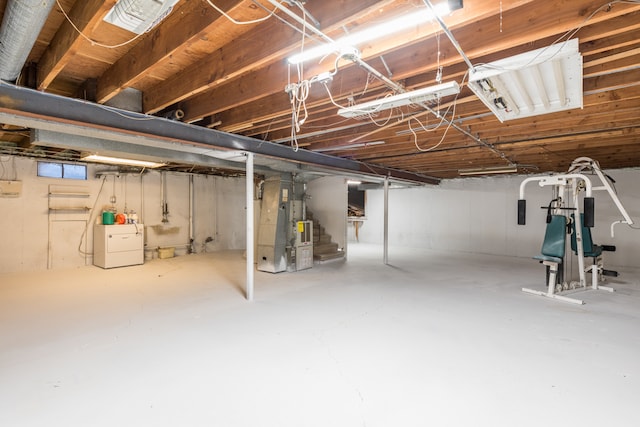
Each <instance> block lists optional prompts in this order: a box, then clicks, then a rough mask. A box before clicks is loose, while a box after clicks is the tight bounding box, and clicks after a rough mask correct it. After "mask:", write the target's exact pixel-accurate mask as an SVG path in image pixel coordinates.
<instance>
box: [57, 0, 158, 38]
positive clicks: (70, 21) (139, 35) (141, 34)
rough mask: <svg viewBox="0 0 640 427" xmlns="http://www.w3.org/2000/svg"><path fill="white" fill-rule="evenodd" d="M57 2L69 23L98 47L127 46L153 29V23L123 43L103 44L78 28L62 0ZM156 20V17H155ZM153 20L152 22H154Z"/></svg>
mask: <svg viewBox="0 0 640 427" xmlns="http://www.w3.org/2000/svg"><path fill="white" fill-rule="evenodd" d="M56 3H57V5H58V8H59V9H60V12H62V14H63V15H64V17H65V18H66V20H67V21H69V24H70V25H71V26H72V27H73V29H74V30H76V32H77V33H78V34H79V35H80V36H81V37H82V38H83V39H85V40H86V41H88V42H89V43H91V45H92V46H98V47H103V48H105V49H117V48H119V47H122V46H126V45H128V44H129V43H133V42H134V41H136V40H138V39H139V38H140V37H142V36H143V35H144V34H146V32H147V31H149V30H150V29H151V26H152V25H153V24H151V25H149V28H147V29H146V30H145V31H143V32H142V33H140V34H137V35H136V36H135V37H133V38H131V39H129V40H127V41H124V42H122V43H118V44H114V45H108V44H103V43H100V42H98V41H96V40H94V39H92V38H91V37H89V36H87V35H86V34H85V33H83V32H82V30H81V29H80V28H78V26H77V25H76V24H75V23H74V22H73V21H72V20H71V17H70V16H69V15H68V14H67V12H66V11H65V10H64V8H63V7H62V5H61V4H60V0H56ZM159 16H160V14H158V16H156V18H158V17H159ZM154 21H155V19H154ZM154 21H152V22H154Z"/></svg>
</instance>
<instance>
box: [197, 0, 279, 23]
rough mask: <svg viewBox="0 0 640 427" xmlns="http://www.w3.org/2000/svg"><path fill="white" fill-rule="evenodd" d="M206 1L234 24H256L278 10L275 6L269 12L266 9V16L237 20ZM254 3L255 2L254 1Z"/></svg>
mask: <svg viewBox="0 0 640 427" xmlns="http://www.w3.org/2000/svg"><path fill="white" fill-rule="evenodd" d="M207 3H209V6H211V7H212V8H213V9H214V10H215V11H216V12H218V13H219V14H220V15H222V16H224V17H225V18H227V19H228V20H229V21H231V22H232V23H234V24H236V25H251V24H257V23H259V22H264V21H266V20H267V19H269V18H271V17H272V16H273V15H275V13H276V11H277V10H278V8H277V7H276V8H274V9H273V10H272V11H270V12H269V11H268V10H267V12H269V14H268V15H267V16H263V17H262V18H257V19H253V20H251V21H238V20H236V19H234V18H233V17H232V16H230V15H229V14H228V13H226V12H225V11H224V10H222V9H220V8H219V7H218V6H216V5H215V4H214V3H213V2H212V1H211V0H207ZM254 3H256V2H255V1H254Z"/></svg>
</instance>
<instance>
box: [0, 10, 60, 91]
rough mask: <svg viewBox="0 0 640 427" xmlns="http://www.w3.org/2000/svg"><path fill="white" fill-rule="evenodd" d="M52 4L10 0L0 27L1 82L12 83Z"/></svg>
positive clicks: (18, 73) (20, 69)
mask: <svg viewBox="0 0 640 427" xmlns="http://www.w3.org/2000/svg"><path fill="white" fill-rule="evenodd" d="M54 4H55V0H9V1H8V2H7V6H6V8H5V11H4V17H3V19H2V26H1V27H0V79H2V80H5V81H8V82H15V81H16V79H17V78H18V76H19V75H20V71H22V67H23V66H24V63H25V61H26V60H27V57H28V56H29V53H30V52H31V49H32V48H33V45H34V44H35V43H36V39H37V38H38V35H39V34H40V30H41V29H42V27H43V26H44V23H45V21H46V20H47V17H48V16H49V13H50V12H51V9H52V8H53V5H54Z"/></svg>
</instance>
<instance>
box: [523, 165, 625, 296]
mask: <svg viewBox="0 0 640 427" xmlns="http://www.w3.org/2000/svg"><path fill="white" fill-rule="evenodd" d="M596 178H597V181H595V185H594V180H595V179H596ZM598 181H599V182H598ZM532 182H536V183H538V185H539V186H540V187H551V188H552V193H553V195H552V200H551V202H550V203H549V205H548V206H544V207H543V209H546V210H547V228H546V231H545V236H544V241H543V244H542V250H541V254H540V255H538V256H535V257H534V259H537V260H538V261H540V263H542V264H543V265H545V266H546V271H547V290H546V291H538V290H534V289H528V288H522V290H523V291H524V292H527V293H530V294H534V295H540V296H545V297H549V298H555V299H558V300H561V301H564V302H569V303H574V304H584V302H583V301H582V300H579V299H575V298H569V297H567V296H564V295H560V294H559V293H560V292H563V291H568V290H576V289H580V288H583V289H586V288H587V282H586V278H585V276H586V273H587V272H589V273H591V288H592V289H594V290H597V289H600V290H605V291H609V292H613V289H612V288H610V287H606V286H601V285H600V284H599V282H601V281H602V280H603V276H617V275H618V273H617V272H615V271H611V270H606V269H604V267H603V261H602V252H606V251H615V246H606V245H603V246H600V245H595V244H594V243H593V240H592V238H591V228H592V227H593V226H594V220H595V199H594V197H593V193H594V192H596V191H603V192H606V193H608V194H609V196H610V197H611V199H612V200H613V202H614V204H615V205H616V207H617V208H618V210H619V211H620V214H621V215H622V218H623V219H621V220H618V221H614V222H613V223H612V224H611V237H614V227H615V226H616V225H617V224H628V225H632V224H633V221H632V219H631V218H630V217H629V214H628V213H627V211H626V210H625V208H624V206H622V203H621V202H620V199H619V198H618V196H617V194H616V192H615V190H614V188H613V186H612V183H613V182H614V181H613V180H612V179H611V177H609V176H607V175H606V174H604V173H603V172H602V170H601V169H600V165H599V164H598V162H596V161H595V160H592V159H590V158H588V157H579V158H577V159H575V160H574V161H573V163H571V166H570V167H569V170H568V171H567V173H564V174H558V175H550V176H541V177H531V178H526V179H525V180H524V181H522V183H521V184H520V199H519V200H518V224H519V225H524V224H525V222H526V206H527V205H526V203H527V202H526V200H525V197H524V195H525V187H526V186H527V184H529V183H532ZM581 199H582V204H581V203H580V202H581ZM581 207H582V209H581ZM567 234H569V235H570V236H571V250H572V251H573V252H574V253H575V255H576V257H577V260H578V271H579V274H580V278H579V281H578V282H575V281H569V282H567V281H566V280H565V278H564V275H563V270H564V267H565V262H564V259H565V247H566V236H567ZM586 260H589V261H588V263H589V264H590V265H588V266H585V263H586V262H587V261H586Z"/></svg>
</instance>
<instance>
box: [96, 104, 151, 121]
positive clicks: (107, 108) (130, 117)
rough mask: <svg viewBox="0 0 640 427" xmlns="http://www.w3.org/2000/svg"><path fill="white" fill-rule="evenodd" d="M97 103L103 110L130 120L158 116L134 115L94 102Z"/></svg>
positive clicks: (149, 118) (145, 119) (141, 119)
mask: <svg viewBox="0 0 640 427" xmlns="http://www.w3.org/2000/svg"><path fill="white" fill-rule="evenodd" d="M92 105H95V106H96V107H99V108H102V109H103V110H106V111H109V112H110V113H113V114H116V115H118V116H120V117H122V118H125V119H128V120H135V121H142V122H144V121H147V120H155V119H157V118H158V117H157V116H147V115H143V116H142V117H133V116H132V115H129V114H125V113H123V112H121V111H119V110H118V109H116V108H113V107H109V106H108V105H103V104H92Z"/></svg>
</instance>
